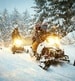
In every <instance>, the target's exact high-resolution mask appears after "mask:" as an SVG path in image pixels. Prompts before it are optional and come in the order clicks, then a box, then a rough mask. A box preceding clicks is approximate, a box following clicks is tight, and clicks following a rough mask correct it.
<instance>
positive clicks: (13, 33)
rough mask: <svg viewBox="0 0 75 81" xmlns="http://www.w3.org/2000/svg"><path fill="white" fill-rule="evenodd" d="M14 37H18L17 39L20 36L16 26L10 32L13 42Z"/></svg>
mask: <svg viewBox="0 0 75 81" xmlns="http://www.w3.org/2000/svg"><path fill="white" fill-rule="evenodd" d="M16 38H18V39H20V38H21V36H20V34H19V31H18V28H15V29H14V30H13V32H12V41H13V42H14V40H15V39H16Z"/></svg>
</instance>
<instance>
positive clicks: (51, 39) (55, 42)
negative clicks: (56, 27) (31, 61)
mask: <svg viewBox="0 0 75 81" xmlns="http://www.w3.org/2000/svg"><path fill="white" fill-rule="evenodd" d="M46 41H47V42H48V44H49V45H50V46H52V47H60V39H59V37H57V36H48V37H47V39H46Z"/></svg>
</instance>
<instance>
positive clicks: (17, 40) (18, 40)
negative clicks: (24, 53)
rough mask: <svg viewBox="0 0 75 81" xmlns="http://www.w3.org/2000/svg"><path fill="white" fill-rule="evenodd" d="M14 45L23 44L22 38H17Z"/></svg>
mask: <svg viewBox="0 0 75 81" xmlns="http://www.w3.org/2000/svg"><path fill="white" fill-rule="evenodd" d="M14 45H15V46H17V47H20V46H22V40H20V39H16V40H15V41H14Z"/></svg>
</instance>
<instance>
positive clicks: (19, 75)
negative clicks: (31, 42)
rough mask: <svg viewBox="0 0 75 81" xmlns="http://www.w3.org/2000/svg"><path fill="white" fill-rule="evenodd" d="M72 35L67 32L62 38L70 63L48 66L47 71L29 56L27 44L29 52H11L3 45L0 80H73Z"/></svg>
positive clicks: (74, 67) (74, 47)
mask: <svg viewBox="0 0 75 81" xmlns="http://www.w3.org/2000/svg"><path fill="white" fill-rule="evenodd" d="M72 36H73V37H74V33H72ZM72 36H71V34H68V35H67V36H66V37H64V38H63V39H62V44H63V45H62V48H63V49H64V51H65V54H66V55H68V56H69V58H70V63H63V64H60V65H57V66H50V68H49V69H48V71H45V70H43V69H42V68H40V67H39V66H38V62H37V61H36V60H35V57H31V56H30V54H32V52H31V49H30V48H29V46H26V47H25V48H28V49H29V53H25V52H24V53H21V54H20V53H18V54H17V53H16V54H12V52H11V50H10V49H9V48H5V47H3V48H2V49H0V81H75V66H73V63H74V60H75V43H74V38H73V37H72ZM71 37H72V39H71ZM68 40H70V41H68ZM72 40H73V41H72ZM67 41H68V43H67ZM70 42H71V43H70ZM26 50H27V49H26Z"/></svg>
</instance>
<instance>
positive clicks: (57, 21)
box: [34, 0, 75, 32]
mask: <svg viewBox="0 0 75 81" xmlns="http://www.w3.org/2000/svg"><path fill="white" fill-rule="evenodd" d="M34 1H35V4H36V6H35V7H34V9H35V11H36V20H37V22H38V21H41V22H48V23H49V24H50V27H51V26H52V25H57V26H59V27H60V28H61V27H63V30H65V31H67V32H68V28H69V26H70V25H71V18H72V16H73V15H74V7H73V8H72V6H73V5H74V3H75V1H74V0H34Z"/></svg>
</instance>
